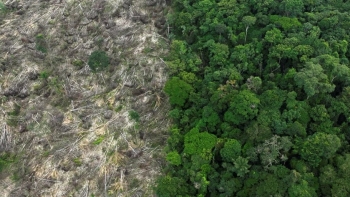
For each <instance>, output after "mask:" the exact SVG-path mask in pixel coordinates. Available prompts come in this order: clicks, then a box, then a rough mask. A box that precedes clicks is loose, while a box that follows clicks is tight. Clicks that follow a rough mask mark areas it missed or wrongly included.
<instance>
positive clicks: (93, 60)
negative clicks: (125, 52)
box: [88, 51, 109, 72]
mask: <svg viewBox="0 0 350 197" xmlns="http://www.w3.org/2000/svg"><path fill="white" fill-rule="evenodd" d="M88 65H89V67H90V69H91V70H92V71H93V72H97V71H100V70H102V69H103V68H106V67H107V66H108V65H109V57H108V56H107V54H106V52H105V51H94V52H92V53H91V55H90V57H89V62H88Z"/></svg>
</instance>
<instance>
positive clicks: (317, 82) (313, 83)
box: [294, 62, 335, 97]
mask: <svg viewBox="0 0 350 197" xmlns="http://www.w3.org/2000/svg"><path fill="white" fill-rule="evenodd" d="M294 80H295V83H296V85H297V86H298V87H303V89H304V91H305V93H306V95H307V96H308V97H311V96H313V95H315V94H318V93H330V92H332V91H333V90H334V88H335V86H334V85H333V84H330V83H329V80H328V77H327V75H325V74H324V72H323V69H322V67H321V66H320V65H319V64H314V63H312V62H307V63H306V65H305V68H303V69H302V70H301V71H300V72H298V73H297V74H296V75H295V77H294Z"/></svg>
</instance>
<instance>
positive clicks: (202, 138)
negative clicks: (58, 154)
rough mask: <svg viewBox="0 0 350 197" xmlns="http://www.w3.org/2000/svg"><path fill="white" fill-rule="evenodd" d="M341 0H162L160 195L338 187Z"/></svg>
mask: <svg viewBox="0 0 350 197" xmlns="http://www.w3.org/2000/svg"><path fill="white" fill-rule="evenodd" d="M349 10H350V2H349V1H343V0H174V1H173V5H172V9H171V10H170V11H169V14H168V23H169V28H170V32H171V35H170V36H171V51H170V55H169V56H168V57H167V59H166V62H167V65H168V67H169V74H170V77H169V80H168V82H167V83H166V85H165V88H164V91H165V93H166V94H167V95H168V96H169V101H170V103H171V105H172V110H171V111H170V112H169V116H170V117H171V118H172V119H173V127H172V129H171V131H170V137H169V139H168V146H167V149H166V160H167V162H168V164H167V165H165V166H166V167H165V169H164V176H162V177H160V178H159V179H158V181H157V185H156V188H155V191H156V193H157V195H158V196H160V197H167V196H169V197H170V196H201V197H204V196H222V197H226V196H237V197H245V196H259V197H264V196H281V197H282V196H290V197H314V196H337V197H346V196H350V145H349V140H350V126H349V123H350V67H349V58H350V51H349V44H348V43H349V41H350V14H349Z"/></svg>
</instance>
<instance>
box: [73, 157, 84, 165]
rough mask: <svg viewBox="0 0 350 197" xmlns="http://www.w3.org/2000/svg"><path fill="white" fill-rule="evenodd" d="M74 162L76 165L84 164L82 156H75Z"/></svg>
mask: <svg viewBox="0 0 350 197" xmlns="http://www.w3.org/2000/svg"><path fill="white" fill-rule="evenodd" d="M73 162H74V164H75V165H76V166H81V165H82V164H83V162H82V161H81V159H80V158H74V159H73Z"/></svg>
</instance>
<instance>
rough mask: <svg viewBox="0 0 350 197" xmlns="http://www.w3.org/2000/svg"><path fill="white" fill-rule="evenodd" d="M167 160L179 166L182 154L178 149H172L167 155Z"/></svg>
mask: <svg viewBox="0 0 350 197" xmlns="http://www.w3.org/2000/svg"><path fill="white" fill-rule="evenodd" d="M166 160H167V161H168V162H169V163H171V164H173V165H175V166H178V165H180V164H181V156H180V155H179V153H178V152H176V151H172V152H170V153H168V154H167V156H166Z"/></svg>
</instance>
